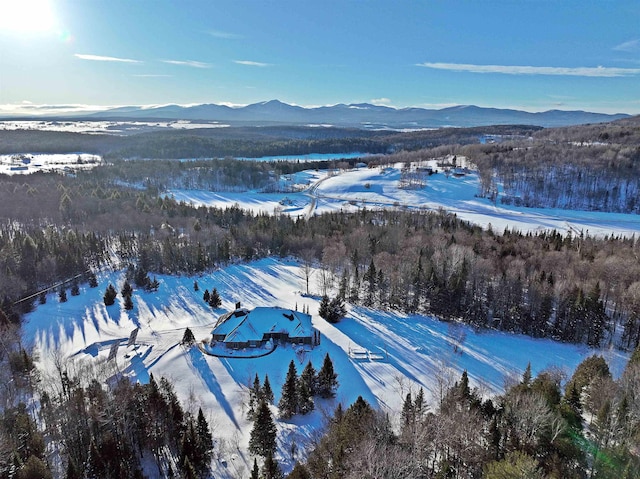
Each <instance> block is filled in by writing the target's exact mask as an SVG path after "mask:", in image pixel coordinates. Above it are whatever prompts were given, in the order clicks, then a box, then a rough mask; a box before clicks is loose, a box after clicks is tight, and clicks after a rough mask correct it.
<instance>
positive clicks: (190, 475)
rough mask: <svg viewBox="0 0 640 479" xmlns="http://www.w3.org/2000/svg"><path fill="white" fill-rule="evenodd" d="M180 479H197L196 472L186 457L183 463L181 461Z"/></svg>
mask: <svg viewBox="0 0 640 479" xmlns="http://www.w3.org/2000/svg"><path fill="white" fill-rule="evenodd" d="M182 477H183V478H184V479H198V472H197V471H196V468H195V467H194V466H193V464H192V463H191V461H190V460H189V457H188V456H187V457H185V458H184V461H182Z"/></svg>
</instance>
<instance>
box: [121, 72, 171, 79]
mask: <svg viewBox="0 0 640 479" xmlns="http://www.w3.org/2000/svg"><path fill="white" fill-rule="evenodd" d="M131 76H133V77H136V78H166V77H171V76H173V75H155V74H152V73H149V74H140V75H131Z"/></svg>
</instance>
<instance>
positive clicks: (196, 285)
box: [193, 281, 200, 292]
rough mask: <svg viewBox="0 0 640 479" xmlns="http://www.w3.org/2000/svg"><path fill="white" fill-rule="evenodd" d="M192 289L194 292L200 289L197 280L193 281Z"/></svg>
mask: <svg viewBox="0 0 640 479" xmlns="http://www.w3.org/2000/svg"><path fill="white" fill-rule="evenodd" d="M193 290H194V291H196V292H197V291H199V290H200V286H198V282H197V281H194V282H193Z"/></svg>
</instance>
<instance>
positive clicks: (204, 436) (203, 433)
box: [196, 408, 213, 469]
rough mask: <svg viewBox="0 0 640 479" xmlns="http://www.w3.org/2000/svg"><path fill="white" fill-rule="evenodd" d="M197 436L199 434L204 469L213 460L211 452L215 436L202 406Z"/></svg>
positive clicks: (198, 446)
mask: <svg viewBox="0 0 640 479" xmlns="http://www.w3.org/2000/svg"><path fill="white" fill-rule="evenodd" d="M196 436H197V443H196V445H197V449H198V456H199V457H201V458H202V466H203V467H202V469H205V468H206V467H208V465H209V461H210V460H211V454H212V451H213V436H212V435H211V431H210V430H209V423H208V422H207V419H206V418H205V417H204V413H203V412H202V408H199V409H198V419H197V422H196Z"/></svg>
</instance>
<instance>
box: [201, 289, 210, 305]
mask: <svg viewBox="0 0 640 479" xmlns="http://www.w3.org/2000/svg"><path fill="white" fill-rule="evenodd" d="M210 299H211V295H210V294H209V290H208V289H205V290H204V294H203V295H202V300H203V301H204V302H205V303H208V302H209V300H210Z"/></svg>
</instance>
